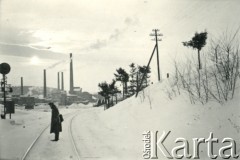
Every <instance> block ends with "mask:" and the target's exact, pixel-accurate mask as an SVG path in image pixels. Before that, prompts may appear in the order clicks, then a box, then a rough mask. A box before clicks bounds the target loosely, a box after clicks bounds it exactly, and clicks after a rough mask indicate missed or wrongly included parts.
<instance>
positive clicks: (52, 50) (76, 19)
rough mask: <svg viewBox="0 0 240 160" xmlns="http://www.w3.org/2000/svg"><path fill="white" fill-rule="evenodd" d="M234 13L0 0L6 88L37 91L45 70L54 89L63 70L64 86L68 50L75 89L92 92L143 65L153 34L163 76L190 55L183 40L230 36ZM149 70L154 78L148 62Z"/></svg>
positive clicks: (218, 2) (190, 6)
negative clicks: (174, 61) (122, 71)
mask: <svg viewBox="0 0 240 160" xmlns="http://www.w3.org/2000/svg"><path fill="white" fill-rule="evenodd" d="M239 15H240V1H239V0H211V1H210V0H91V1H89V0H68V1H66V0H0V56H1V58H0V62H1V63H2V62H7V63H9V64H10V65H11V67H12V68H11V72H10V73H9V75H8V82H9V83H10V84H12V85H20V77H21V76H22V77H24V85H35V86H42V85H43V69H47V79H48V81H47V85H48V86H49V87H57V72H58V71H63V72H64V74H65V88H66V89H68V88H69V80H68V79H69V71H68V70H69V61H68V59H69V53H73V64H74V83H75V84H74V85H75V86H80V87H82V88H83V90H85V91H90V92H97V91H98V87H97V84H98V83H99V82H102V81H105V80H106V81H108V82H109V81H111V79H113V78H114V76H113V73H114V72H115V70H116V69H117V68H118V67H123V68H126V70H128V65H129V64H130V63H131V62H135V63H137V64H139V65H146V64H147V62H148V59H149V57H150V54H151V52H152V50H153V47H154V45H155V43H154V41H151V39H152V37H150V36H149V34H150V33H151V32H152V29H155V28H157V29H160V32H161V33H163V37H162V41H161V42H159V52H160V64H161V73H162V74H163V75H165V74H166V73H167V72H170V68H171V66H172V62H171V59H172V58H174V57H183V55H186V54H184V53H185V52H188V51H189V49H187V48H186V47H183V46H182V43H181V42H182V41H187V40H190V38H191V37H192V36H193V35H194V33H195V32H196V31H198V32H201V31H204V30H205V29H206V30H207V31H208V33H209V37H208V38H209V39H210V38H213V37H217V36H218V35H220V34H221V33H222V32H223V31H226V30H229V31H234V30H236V29H237V28H238V27H239V26H240V18H239ZM33 57H35V58H33ZM56 63H57V64H58V65H56V66H55V65H54V64H56ZM54 66H55V67H54ZM151 68H152V74H151V76H152V81H156V80H157V72H156V61H155V60H154V61H153V62H152V64H151Z"/></svg>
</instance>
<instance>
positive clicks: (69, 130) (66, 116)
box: [21, 111, 80, 160]
mask: <svg viewBox="0 0 240 160" xmlns="http://www.w3.org/2000/svg"><path fill="white" fill-rule="evenodd" d="M72 115H73V116H72ZM77 115H78V111H77V112H73V113H72V112H71V113H68V114H65V115H64V119H65V120H66V119H68V118H71V119H70V124H69V125H68V133H69V138H70V139H71V144H72V147H73V150H74V152H75V154H76V157H77V159H78V160H80V154H79V151H78V149H77V146H76V143H75V141H74V137H73V134H72V122H73V119H74V118H75V117H76V116H77ZM49 126H50V124H48V125H47V126H46V127H45V128H44V129H43V130H42V131H41V132H40V134H39V135H38V136H37V137H36V138H35V139H34V141H33V142H32V143H31V145H30V146H29V147H28V149H27V150H26V152H25V153H24V155H23V156H22V157H21V160H27V159H28V155H29V153H30V152H31V151H32V149H33V148H34V146H36V145H37V143H38V141H39V139H40V137H41V136H42V135H43V134H44V133H45V131H46V130H47V129H48V128H49Z"/></svg>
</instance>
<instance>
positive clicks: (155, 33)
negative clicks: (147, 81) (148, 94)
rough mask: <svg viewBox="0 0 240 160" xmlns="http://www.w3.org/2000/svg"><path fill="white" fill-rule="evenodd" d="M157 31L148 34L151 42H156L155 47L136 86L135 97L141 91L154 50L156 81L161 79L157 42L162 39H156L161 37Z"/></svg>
mask: <svg viewBox="0 0 240 160" xmlns="http://www.w3.org/2000/svg"><path fill="white" fill-rule="evenodd" d="M158 31H159V30H158V29H153V32H154V33H152V34H150V36H154V37H155V39H153V40H154V41H156V44H155V46H154V48H153V51H152V54H151V57H150V59H149V61H148V64H147V67H146V70H145V72H144V73H143V76H142V79H141V81H140V84H138V86H137V91H136V97H137V96H138V92H139V91H140V89H141V86H142V83H143V80H144V78H145V76H146V74H147V70H148V68H149V65H150V63H151V61H152V58H153V55H154V53H155V50H156V52H157V69H158V81H160V80H161V78H160V65H159V54H158V41H162V39H158V36H163V34H161V33H158Z"/></svg>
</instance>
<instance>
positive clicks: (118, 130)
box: [100, 83, 240, 159]
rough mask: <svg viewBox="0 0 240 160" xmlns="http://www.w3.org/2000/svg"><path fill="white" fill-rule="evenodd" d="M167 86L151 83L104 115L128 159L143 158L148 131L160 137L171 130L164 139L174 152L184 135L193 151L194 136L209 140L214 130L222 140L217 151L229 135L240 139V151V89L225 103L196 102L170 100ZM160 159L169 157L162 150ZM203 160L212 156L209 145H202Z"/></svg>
mask: <svg viewBox="0 0 240 160" xmlns="http://www.w3.org/2000/svg"><path fill="white" fill-rule="evenodd" d="M166 85H167V84H166ZM166 85H165V84H164V83H159V84H154V85H151V86H150V87H148V88H146V89H145V91H144V92H141V93H140V94H139V96H138V97H137V98H135V97H131V98H129V99H127V100H125V101H124V102H122V103H119V104H118V105H116V106H114V107H112V108H110V109H108V110H106V111H105V112H103V113H102V114H101V116H100V117H101V119H102V121H103V122H104V123H105V124H106V125H107V126H108V127H109V128H110V129H111V130H112V134H110V135H109V136H113V135H114V136H115V140H114V142H112V145H114V146H113V147H117V148H119V152H121V153H122V155H123V157H124V158H125V159H143V158H142V155H143V149H144V147H143V146H144V143H143V141H142V139H143V135H142V134H143V132H144V131H153V132H154V131H158V132H159V133H158V138H159V137H160V136H161V135H162V133H163V131H165V132H166V133H167V132H168V131H171V133H170V134H169V136H168V137H167V138H166V140H165V142H164V145H165V146H166V148H167V149H168V150H169V151H170V152H171V149H173V148H174V147H175V146H179V145H181V144H182V143H179V144H176V143H175V142H174V141H175V140H176V138H180V137H182V138H185V139H186V140H188V142H189V146H190V154H191V153H192V150H193V142H192V138H205V139H207V138H208V137H209V135H210V132H212V133H213V137H215V138H218V139H219V143H218V144H217V143H216V144H214V148H213V150H214V154H216V155H218V150H219V149H220V147H223V146H226V144H225V145H223V144H222V143H221V141H222V139H223V138H225V137H231V138H233V139H234V140H236V142H237V153H239V152H240V143H239V142H240V141H239V140H240V103H239V102H240V100H239V95H240V94H239V89H238V90H237V93H236V95H235V98H234V100H232V101H229V102H227V103H225V104H223V105H220V104H218V103H215V102H212V103H208V104H207V105H202V104H195V105H193V104H190V101H189V99H188V96H187V95H179V96H176V97H175V98H174V99H172V100H170V99H169V98H168V95H167V94H166V93H165V90H166ZM107 139H108V137H106V141H107ZM228 145H229V144H228ZM180 153H182V152H181V151H179V154H180ZM158 158H159V159H164V158H165V157H164V156H163V154H162V153H161V152H160V150H158ZM200 159H208V154H207V144H201V145H200Z"/></svg>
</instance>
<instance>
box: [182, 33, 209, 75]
mask: <svg viewBox="0 0 240 160" xmlns="http://www.w3.org/2000/svg"><path fill="white" fill-rule="evenodd" d="M206 40H207V32H206V31H205V32H202V33H197V32H196V33H195V36H194V37H193V38H192V40H190V41H188V42H182V43H183V45H184V46H186V47H192V48H193V49H197V51H198V69H199V70H200V69H202V65H201V58H200V51H201V49H202V48H203V47H204V46H205V45H206Z"/></svg>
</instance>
